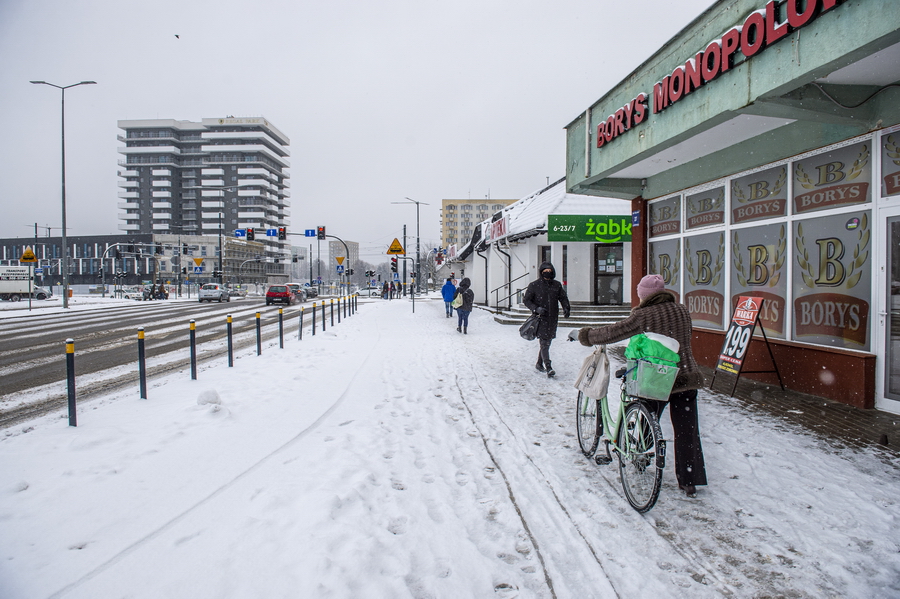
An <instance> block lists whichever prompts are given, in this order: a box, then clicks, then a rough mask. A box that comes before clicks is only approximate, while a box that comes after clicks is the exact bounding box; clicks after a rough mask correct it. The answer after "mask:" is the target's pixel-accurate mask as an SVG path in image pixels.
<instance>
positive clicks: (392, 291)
mask: <svg viewBox="0 0 900 599" xmlns="http://www.w3.org/2000/svg"><path fill="white" fill-rule="evenodd" d="M396 293H397V286H396V285H395V284H394V282H393V281H391V298H390V299H394V295H395V294H396Z"/></svg>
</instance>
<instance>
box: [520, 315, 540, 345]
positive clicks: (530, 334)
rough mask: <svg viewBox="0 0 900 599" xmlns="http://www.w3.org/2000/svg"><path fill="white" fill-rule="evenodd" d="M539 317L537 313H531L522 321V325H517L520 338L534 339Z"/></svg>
mask: <svg viewBox="0 0 900 599" xmlns="http://www.w3.org/2000/svg"><path fill="white" fill-rule="evenodd" d="M540 322H541V317H540V316H538V315H537V314H532V315H531V316H529V317H528V318H527V319H526V320H525V322H523V323H522V326H520V327H519V335H520V336H521V337H522V339H525V340H526V341H534V339H535V337H537V333H538V326H539V325H540Z"/></svg>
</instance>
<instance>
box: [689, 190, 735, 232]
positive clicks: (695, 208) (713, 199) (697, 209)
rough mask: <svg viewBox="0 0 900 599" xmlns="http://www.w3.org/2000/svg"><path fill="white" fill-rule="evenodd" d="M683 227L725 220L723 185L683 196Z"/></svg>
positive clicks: (705, 224)
mask: <svg viewBox="0 0 900 599" xmlns="http://www.w3.org/2000/svg"><path fill="white" fill-rule="evenodd" d="M684 203H685V206H686V208H687V213H686V214H687V219H686V220H685V229H696V228H698V227H706V226H709V225H721V224H722V223H724V222H725V187H724V186H721V187H715V188H713V189H709V190H707V191H703V192H701V193H695V194H691V195H689V196H686V197H685V200H684Z"/></svg>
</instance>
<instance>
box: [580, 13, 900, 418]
mask: <svg viewBox="0 0 900 599" xmlns="http://www.w3.org/2000/svg"><path fill="white" fill-rule="evenodd" d="M700 40H703V41H700ZM709 40H712V41H709ZM898 82H900V11H898V10H897V4H896V2H894V1H888V0H858V1H853V0H848V1H844V2H840V1H837V0H806V1H803V0H786V1H783V2H778V1H775V0H772V1H769V2H764V1H761V0H731V1H721V2H717V3H715V4H714V5H713V6H711V7H710V8H709V9H708V10H707V11H706V12H704V13H703V14H702V15H700V16H699V17H698V18H697V19H696V20H695V21H694V22H693V23H691V24H690V25H689V26H688V27H686V28H685V29H684V30H683V31H682V32H680V33H679V34H678V35H677V36H675V37H674V38H673V39H672V40H670V41H669V43H668V44H666V45H665V46H664V47H663V48H661V49H660V50H659V51H658V52H657V53H656V54H655V55H654V56H652V57H651V58H650V59H649V60H648V61H647V62H645V63H644V64H643V65H641V66H640V67H638V69H636V70H635V71H634V72H633V73H632V74H631V75H630V76H629V78H628V79H626V80H625V81H623V82H622V83H621V84H619V85H618V86H616V87H615V88H614V89H612V90H611V91H610V92H609V93H608V94H607V95H606V96H604V98H601V99H600V100H599V101H598V102H597V103H595V104H594V105H593V106H591V107H590V108H589V109H588V110H587V111H585V113H583V114H582V115H581V116H580V117H579V118H578V119H576V120H575V121H573V122H572V123H571V124H570V125H569V126H568V127H567V144H568V147H567V189H568V190H569V191H571V192H573V193H585V194H594V195H603V196H614V197H618V198H620V199H623V200H627V201H630V202H631V209H632V211H633V217H634V222H635V226H634V231H633V233H634V244H633V255H632V265H633V269H634V272H633V276H632V278H633V280H638V279H639V278H640V276H642V275H643V274H646V273H658V274H661V275H662V276H663V278H664V279H665V281H666V285H667V287H668V288H669V289H671V290H672V291H674V292H675V293H676V294H677V295H678V296H679V299H680V300H681V301H682V302H684V303H685V305H687V306H688V308H689V309H690V311H691V314H692V316H693V319H694V327H695V336H694V350H695V353H696V354H697V356H698V359H699V360H700V361H701V362H702V363H703V364H704V365H706V366H710V367H712V366H714V365H715V363H716V359H717V357H718V354H719V352H720V350H721V348H722V345H723V342H724V337H725V330H726V328H727V325H728V323H729V321H730V318H731V313H732V310H733V307H734V306H735V305H736V304H737V298H739V297H741V296H747V295H752V296H754V297H760V298H763V299H764V304H763V309H762V312H761V314H760V320H761V324H762V326H763V328H764V330H765V334H766V337H767V338H768V340H769V344H770V346H771V348H772V351H773V355H774V357H775V360H776V362H777V364H778V368H779V370H780V371H781V373H782V378H783V379H784V382H785V385H786V386H788V387H790V388H793V389H795V390H798V391H801V392H805V393H810V394H813V395H818V396H820V397H827V398H831V399H835V400H838V401H842V402H845V403H848V404H851V405H854V406H858V407H864V408H872V407H877V408H879V409H883V410H887V411H891V412H897V413H900V256H898V255H897V254H898V253H900V86H898V85H897V83H898ZM754 347H755V349H751V353H750V356H749V363H748V365H747V367H745V368H747V370H768V369H771V366H770V364H771V362H770V360H769V356H768V353H766V351H765V346H764V345H763V344H762V343H756V344H754ZM760 350H761V351H760ZM750 376H753V377H754V378H759V379H760V380H764V381H767V382H775V381H776V379H774V377H773V376H772V375H771V374H757V375H750Z"/></svg>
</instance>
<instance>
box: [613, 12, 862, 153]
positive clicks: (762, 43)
mask: <svg viewBox="0 0 900 599" xmlns="http://www.w3.org/2000/svg"><path fill="white" fill-rule="evenodd" d="M843 1H844V0H784V2H779V1H778V0H770V1H769V2H767V3H766V5H765V7H764V8H762V9H760V10H756V11H754V12H751V13H750V14H749V15H748V16H747V18H746V19H744V22H743V23H742V24H740V25H736V26H734V27H732V28H731V29H729V30H728V31H726V32H725V33H723V34H722V35H721V37H719V39H716V40H713V41H712V42H710V43H709V44H708V45H707V46H706V48H705V49H704V50H702V51H700V52H697V54H695V55H694V56H692V57H690V58H688V59H687V60H686V61H685V62H684V64H683V65H678V66H677V67H675V69H674V70H673V71H672V72H671V73H670V74H668V75H665V76H664V77H662V79H661V80H660V81H658V82H657V83H656V84H655V85H654V86H653V94H652V102H653V105H652V106H651V108H652V110H653V113H654V114H657V113H660V112H662V111H663V110H665V109H666V108H668V107H669V106H671V105H672V104H675V103H676V102H678V101H679V100H680V99H682V98H684V97H685V96H687V95H689V94H690V93H691V92H693V91H694V90H697V89H699V88H700V87H701V86H703V85H705V84H707V83H709V82H710V81H712V80H714V79H716V78H717V77H719V76H720V75H722V74H723V73H726V72H727V71H728V70H729V69H731V68H732V67H733V66H734V59H735V56H737V55H738V54H741V55H743V56H744V58H745V59H750V58H752V57H753V56H755V55H757V54H759V53H760V52H762V51H764V50H765V49H766V48H768V47H769V46H771V45H772V44H774V43H775V42H777V41H779V40H781V39H782V38H784V37H786V36H788V35H789V34H790V33H791V32H793V31H796V30H798V29H800V28H802V27H805V26H806V25H809V24H810V23H812V22H813V21H814V20H815V18H816V17H818V16H819V15H820V14H822V13H824V12H827V11H829V10H831V9H833V8H835V7H836V6H838V5H839V4H841V3H843ZM779 5H780V9H779ZM730 9H731V7H730V6H728V7H725V8H724V10H730ZM785 56H790V53H786V54H785ZM648 100H651V96H648V94H646V93H644V92H641V93H639V94H637V95H636V96H635V97H634V99H632V100H631V101H630V102H627V103H626V104H625V105H624V106H623V107H622V108H619V109H618V110H616V111H615V112H614V113H613V114H611V115H610V116H608V117H607V118H606V119H605V120H604V121H602V122H600V123H598V124H597V134H596V144H597V147H598V148H602V147H603V146H604V145H605V144H608V143H609V142H611V141H612V140H614V139H615V138H617V137H619V136H620V135H622V134H624V133H625V132H627V131H629V130H631V129H632V128H633V127H634V126H635V125H638V124H639V123H641V122H643V121H644V120H645V119H646V116H647V108H648V107H647V102H648Z"/></svg>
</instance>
